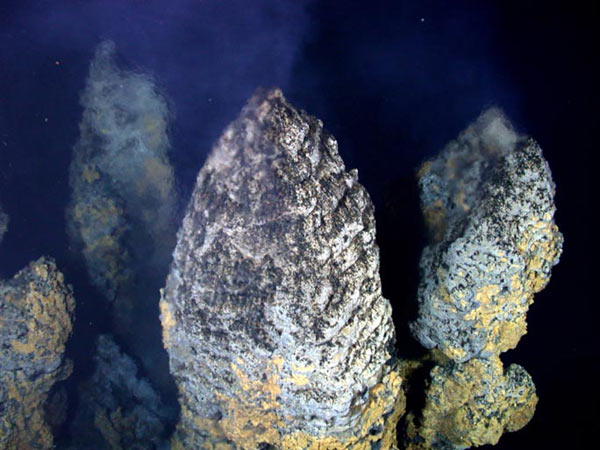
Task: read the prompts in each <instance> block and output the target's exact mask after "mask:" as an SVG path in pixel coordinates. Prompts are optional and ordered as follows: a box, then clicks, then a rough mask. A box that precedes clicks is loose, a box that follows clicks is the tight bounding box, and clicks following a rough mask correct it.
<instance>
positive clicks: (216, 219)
mask: <svg viewBox="0 0 600 450" xmlns="http://www.w3.org/2000/svg"><path fill="white" fill-rule="evenodd" d="M161 320H162V324H163V333H164V335H163V339H164V344H165V346H166V348H167V349H168V352H169V356H170V368H171V373H172V374H173V375H174V377H175V380H176V383H177V385H178V388H179V391H180V404H181V408H182V418H181V422H180V423H179V425H178V428H177V431H176V434H175V437H174V439H173V448H186V449H188V448H200V447H203V446H204V447H203V448H243V449H256V448H278V449H279V448H281V449H308V448H313V449H316V448H328V449H340V450H341V449H350V448H355V449H358V448H360V449H370V448H371V446H370V444H371V443H372V444H373V445H376V447H375V448H382V449H387V448H391V447H392V445H393V444H394V442H395V424H396V421H397V420H398V416H399V415H400V413H401V409H402V407H403V404H402V397H401V396H400V384H401V379H400V377H399V375H398V371H397V368H396V366H395V364H394V358H393V344H394V327H393V323H392V319H391V309H390V304H389V302H388V301H387V300H386V299H385V298H383V297H382V295H381V285H380V278H379V251H378V248H377V245H376V244H375V222H374V217H373V206H372V203H371V200H370V199H369V196H368V194H367V192H366V191H365V189H364V188H363V187H362V186H361V185H360V184H359V183H358V180H357V172H356V171H355V170H352V171H350V172H347V171H346V170H345V168H344V163H343V161H342V159H341V158H340V156H339V154H338V149H337V142H336V140H335V139H334V138H333V137H332V136H331V135H329V134H328V133H327V132H325V131H324V130H323V125H322V123H321V121H319V120H317V119H315V118H313V117H311V116H309V115H307V114H306V113H305V112H302V111H298V110H297V109H295V108H294V107H293V106H291V105H290V104H289V103H288V102H287V101H286V100H285V98H284V97H283V95H282V93H281V92H280V91H279V90H267V91H258V92H257V93H256V94H255V95H254V96H253V97H252V98H251V99H250V101H249V103H248V105H247V106H246V107H245V108H244V109H243V110H242V112H241V114H240V116H239V118H238V119H237V120H236V121H234V122H233V123H232V124H231V125H229V126H228V127H227V128H226V130H225V131H224V133H223V135H222V137H221V138H220V140H219V141H218V142H217V144H216V145H215V147H214V148H213V150H212V153H211V154H210V155H209V157H208V159H207V161H206V163H205V165H204V167H203V168H202V170H201V171H200V173H199V175H198V179H197V183H196V187H195V189H194V191H193V194H192V198H191V200H190V203H189V206H188V209H187V212H186V215H185V218H184V220H183V224H182V226H181V228H180V230H179V233H178V236H177V246H176V249H175V252H174V260H173V264H172V267H171V271H170V274H169V276H168V279H167V283H166V287H165V289H164V290H163V293H162V298H161ZM269 446H270V447H269Z"/></svg>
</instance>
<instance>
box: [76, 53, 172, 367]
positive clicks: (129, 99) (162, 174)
mask: <svg viewBox="0 0 600 450" xmlns="http://www.w3.org/2000/svg"><path fill="white" fill-rule="evenodd" d="M115 59H116V58H115V45H114V43H112V42H110V41H107V42H103V43H101V44H100V45H99V46H98V48H97V50H96V54H95V57H94V59H93V61H92V62H91V65H90V71H89V76H88V79H87V82H86V86H85V89H84V90H83V92H82V94H81V105H82V106H83V117H82V120H81V122H80V135H79V140H78V142H77V143H76V145H75V147H74V149H73V157H72V162H71V168H70V184H71V188H72V198H71V203H70V205H69V208H68V211H67V218H68V226H69V229H68V231H69V237H70V239H71V241H72V243H73V244H74V245H73V247H74V249H75V250H76V252H78V254H81V255H82V257H83V260H84V262H85V265H86V268H87V271H88V274H89V277H90V279H91V281H92V283H93V284H94V285H95V286H96V287H97V288H98V290H99V291H100V293H101V294H102V296H103V297H104V298H105V299H106V300H107V302H106V308H111V309H112V312H113V315H114V320H115V327H116V332H117V334H118V335H120V336H121V337H122V338H123V340H124V342H125V344H126V345H127V346H128V348H129V350H131V351H133V352H134V353H135V354H136V356H138V357H139V358H140V359H141V360H142V362H143V363H144V366H145V367H146V368H147V369H148V368H151V367H153V368H155V369H156V365H157V364H162V365H164V366H165V367H164V371H163V372H164V373H165V374H166V373H167V372H168V370H167V368H166V357H165V356H164V355H162V345H161V340H160V330H159V327H158V323H157V320H158V319H157V317H158V295H159V292H158V290H159V288H160V286H161V284H162V279H163V277H164V274H165V273H166V270H167V268H168V265H169V261H170V255H171V250H172V246H173V244H174V238H175V230H176V218H175V208H176V192H175V186H174V173H173V168H172V166H171V163H170V161H169V150H170V143H169V137H168V133H167V131H168V123H169V119H170V113H169V108H168V105H167V101H166V100H165V98H164V97H163V96H162V95H161V94H160V93H159V92H158V90H157V87H156V85H155V83H154V82H153V80H152V78H151V77H150V76H149V75H147V74H143V73H139V72H132V71H127V70H123V69H120V68H119V67H118V66H117V65H116V62H115ZM152 372H153V373H161V371H157V370H153V371H152Z"/></svg>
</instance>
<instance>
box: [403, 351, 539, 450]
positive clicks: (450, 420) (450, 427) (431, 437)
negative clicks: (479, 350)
mask: <svg viewBox="0 0 600 450" xmlns="http://www.w3.org/2000/svg"><path fill="white" fill-rule="evenodd" d="M537 400H538V399H537V396H536V395H535V386H534V384H533V381H532V380H531V377H530V376H529V374H528V373H527V372H525V370H524V369H523V368H522V367H521V366H519V365H516V364H512V365H511V366H510V367H508V369H507V370H506V371H505V372H504V371H503V367H502V362H501V361H500V358H493V359H490V360H487V359H479V358H474V359H471V360H470V361H468V362H466V363H455V362H450V363H449V364H447V365H442V366H435V367H434V368H433V369H432V370H431V374H430V380H429V383H428V387H427V389H426V396H425V407H424V408H423V415H422V417H420V418H419V421H420V426H417V425H416V423H415V418H414V417H409V418H408V419H409V420H407V422H408V424H409V425H408V427H407V431H406V434H407V437H408V439H407V446H406V448H407V450H420V449H429V448H434V449H452V450H460V449H465V448H470V447H477V446H481V445H485V444H492V445H495V444H497V443H498V440H499V439H500V437H501V436H502V433H503V432H504V431H505V430H506V431H516V430H519V429H520V428H522V427H523V426H525V425H526V424H527V423H528V422H529V420H530V419H531V418H532V417H533V413H534V411H535V406H536V404H537Z"/></svg>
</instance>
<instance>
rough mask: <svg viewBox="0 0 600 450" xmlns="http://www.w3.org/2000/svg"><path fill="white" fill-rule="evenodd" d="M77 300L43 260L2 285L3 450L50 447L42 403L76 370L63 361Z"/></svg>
mask: <svg viewBox="0 0 600 450" xmlns="http://www.w3.org/2000/svg"><path fill="white" fill-rule="evenodd" d="M74 306H75V301H74V299H73V294H72V291H71V287H70V286H69V285H66V284H65V283H64V279H63V275H62V273H61V272H59V271H58V269H57V268H56V265H55V263H54V262H53V261H52V260H51V259H48V258H40V259H38V260H37V261H35V262H33V263H31V264H29V265H28V266H27V267H26V268H24V269H23V270H21V271H20V272H19V273H17V274H16V275H15V276H14V277H13V278H12V279H10V280H7V281H0V448H1V449H8V450H22V449H49V448H52V447H53V437H52V433H51V430H50V426H49V425H48V421H47V420H46V417H45V413H44V405H45V402H46V399H47V397H48V393H49V391H50V389H51V388H52V387H53V385H54V384H55V383H57V382H58V381H61V380H63V379H65V378H66V377H67V376H69V374H70V372H71V368H72V364H71V363H70V361H68V360H66V359H65V358H64V351H65V343H66V341H67V339H68V337H69V335H70V334H71V327H72V321H73V309H74Z"/></svg>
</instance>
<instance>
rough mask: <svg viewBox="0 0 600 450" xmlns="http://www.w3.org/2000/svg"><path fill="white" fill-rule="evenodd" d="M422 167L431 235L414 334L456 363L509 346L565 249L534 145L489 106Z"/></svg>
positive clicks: (546, 169) (539, 153) (545, 166)
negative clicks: (537, 293) (536, 294)
mask: <svg viewBox="0 0 600 450" xmlns="http://www.w3.org/2000/svg"><path fill="white" fill-rule="evenodd" d="M419 175H420V180H419V185H420V188H421V200H422V207H423V211H424V214H425V218H426V222H427V224H428V226H429V228H430V231H431V234H432V237H433V242H432V243H431V244H430V245H429V246H428V247H426V248H425V250H424V251H423V255H422V257H421V281H420V286H419V292H418V300H419V308H420V309H419V316H418V319H417V320H416V322H414V323H413V324H412V330H413V333H414V334H415V336H416V337H417V338H418V340H419V341H420V342H421V344H422V345H423V346H425V347H426V348H437V349H439V350H441V351H442V352H443V353H444V354H446V356H448V357H449V358H451V359H453V360H455V361H459V362H464V361H468V360H469V359H471V358H473V357H490V356H493V355H498V354H500V353H501V352H504V351H506V350H508V349H511V348H514V347H515V346H516V345H517V343H518V342H519V339H520V338H521V336H523V335H524V334H525V333H526V331H527V327H526V313H527V310H528V309H529V306H530V305H531V303H532V302H533V295H534V294H535V293H536V292H538V291H540V290H542V289H543V288H544V287H545V286H546V284H547V283H548V281H549V279H550V270H551V268H552V266H554V265H555V264H556V263H557V262H558V259H559V256H560V254H561V250H562V242H563V238H562V235H561V233H560V232H559V231H558V228H557V226H556V225H555V224H554V220H553V216H554V212H555V206H554V202H553V197H554V183H553V181H552V177H551V173H550V168H549V167H548V164H547V162H546V160H545V159H544V158H543V156H542V151H541V149H540V147H539V146H538V144H537V143H536V142H535V141H534V140H532V139H525V138H522V137H520V136H518V135H517V134H516V133H515V132H514V131H513V129H512V127H511V125H510V123H509V122H508V121H507V120H506V119H505V118H504V116H503V115H502V114H501V113H500V112H499V111H498V110H495V109H491V110H488V111H486V112H485V113H484V114H482V116H481V117H479V119H478V120H477V121H476V122H475V123H474V124H473V125H471V126H470V127H469V128H467V129H466V130H465V131H464V132H463V133H462V134H461V135H460V136H459V138H458V139H457V140H456V141H453V142H451V143H450V144H449V145H448V146H447V147H446V148H445V150H444V151H443V152H442V153H441V154H440V155H439V156H438V157H437V158H436V159H434V160H432V161H430V162H428V163H426V164H425V165H424V166H423V167H422V168H421V170H420V173H419Z"/></svg>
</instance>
